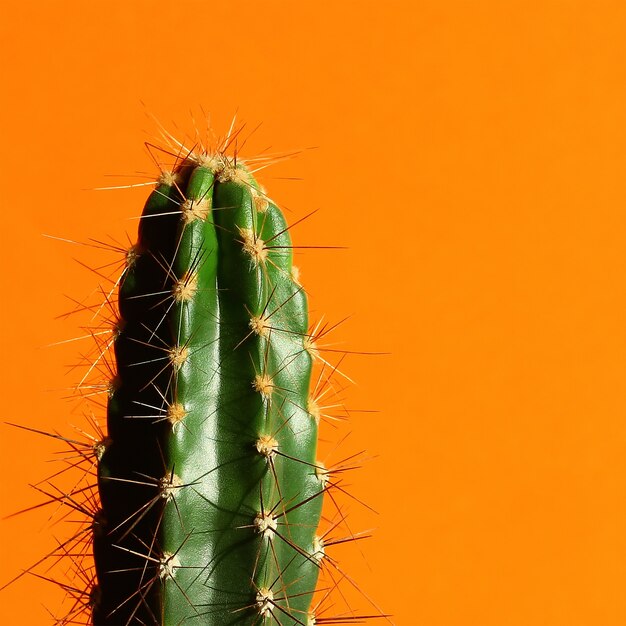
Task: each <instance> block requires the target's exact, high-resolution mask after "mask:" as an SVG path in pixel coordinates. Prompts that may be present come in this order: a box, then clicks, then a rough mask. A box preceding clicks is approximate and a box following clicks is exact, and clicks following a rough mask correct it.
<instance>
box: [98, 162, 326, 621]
mask: <svg viewBox="0 0 626 626" xmlns="http://www.w3.org/2000/svg"><path fill="white" fill-rule="evenodd" d="M307 328H308V314H307V303H306V295H305V293H304V291H303V290H302V288H301V286H300V285H299V283H298V280H297V274H296V271H295V268H294V267H293V266H292V254H291V240H290V235H289V231H288V230H287V225H286V223H285V219H284V217H283V215H282V213H281V211H280V210H279V209H278V207H277V206H276V205H275V204H274V203H273V202H272V201H271V200H270V199H269V198H268V197H267V196H266V194H265V192H264V191H263V189H262V188H261V187H260V186H259V185H258V184H257V182H256V181H255V180H254V178H253V176H252V174H251V173H250V171H249V170H248V169H247V168H246V167H245V166H244V165H242V163H241V162H239V161H237V160H236V159H235V158H231V157H227V156H225V155H224V154H222V153H219V152H218V153H217V154H214V155H211V154H203V155H195V154H194V155H190V156H188V157H187V158H185V159H182V160H181V162H180V163H179V164H178V165H177V166H176V167H175V168H174V169H173V171H171V172H166V173H163V174H162V175H161V177H160V179H159V182H158V185H157V187H156V188H155V190H154V191H153V192H152V194H151V195H150V197H149V198H148V201H147V203H146V205H145V208H144V211H143V214H142V219H141V221H140V226H139V235H138V240H137V243H136V245H135V246H134V247H133V248H132V249H131V250H130V252H129V253H128V258H127V265H126V269H125V271H124V275H123V279H122V282H121V284H120V289H119V320H118V323H117V325H116V339H115V344H114V349H115V358H116V363H117V373H116V376H115V377H114V379H113V380H112V381H111V385H110V391H109V400H108V407H107V422H108V437H107V440H106V448H105V449H104V450H103V451H102V453H101V454H100V455H99V456H100V459H99V463H98V486H99V492H100V500H101V509H100V510H99V511H98V513H97V514H96V515H95V516H94V522H93V529H94V530H93V536H94V540H93V544H94V556H95V565H96V573H97V582H96V584H95V586H94V588H93V592H92V601H91V602H92V606H93V623H94V624H96V625H98V626H99V625H113V624H165V625H167V626H175V625H179V624H187V623H189V624H198V625H201V624H202V625H218V624H219V625H222V624H243V625H247V624H250V625H253V624H254V625H262V624H284V625H291V624H312V623H314V621H315V618H314V617H313V615H312V614H311V613H310V611H311V609H310V605H311V600H312V594H313V591H314V589H315V585H316V582H317V577H318V572H319V562H320V560H321V557H322V556H323V541H322V540H321V539H320V538H319V537H317V536H316V529H317V525H318V522H319V519H320V515H321V506H322V496H323V493H324V491H325V486H326V479H327V475H326V471H325V470H324V469H323V467H322V466H321V464H318V463H317V461H316V446H317V427H318V425H317V421H318V419H319V416H318V415H316V411H315V407H314V406H313V405H312V404H311V402H310V401H309V385H310V377H311V365H312V356H313V354H312V353H313V352H314V349H313V348H312V347H311V341H310V336H309V335H308V334H307Z"/></svg>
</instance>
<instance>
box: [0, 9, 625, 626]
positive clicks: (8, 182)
mask: <svg viewBox="0 0 626 626" xmlns="http://www.w3.org/2000/svg"><path fill="white" fill-rule="evenodd" d="M2 14H3V15H2V20H0V22H1V23H0V41H1V42H2V44H1V45H2V46H3V52H4V58H5V62H4V63H3V79H2V84H1V86H0V89H2V92H3V94H2V102H3V104H2V115H1V119H0V124H1V127H0V133H1V136H2V138H3V148H2V160H3V162H2V167H0V177H1V179H2V199H1V200H0V202H1V204H2V231H3V232H2V235H1V237H2V242H1V246H2V260H3V266H4V281H3V285H4V289H3V292H4V296H3V301H2V328H3V329H4V332H3V340H2V344H3V354H4V358H3V362H4V367H3V372H2V395H3V398H4V401H3V409H2V416H3V419H6V420H7V421H19V422H20V423H25V424H30V425H32V426H33V427H35V428H42V429H46V430H50V429H54V428H58V429H60V430H64V431H65V432H67V427H66V426H65V425H66V424H67V423H68V422H70V423H79V422H80V414H79V413H77V411H76V409H75V408H73V405H71V404H68V403H66V402H65V401H64V400H63V399H62V396H63V395H65V393H64V392H63V391H62V389H64V388H67V387H69V386H70V385H71V384H73V383H75V382H77V376H78V373H77V372H78V370H75V371H73V372H70V373H68V371H67V368H66V367H65V366H66V365H69V364H72V363H75V362H77V361H78V360H79V358H78V357H79V355H80V354H81V352H83V353H84V347H83V346H82V345H80V344H79V343H73V344H68V345H64V346H57V347H52V348H45V347H44V346H45V345H47V344H50V343H53V342H56V341H60V340H62V339H65V338H68V337H72V336H78V335H80V334H82V331H81V329H80V328H79V326H80V325H81V324H82V323H83V321H84V320H83V321H81V320H79V319H74V318H70V319H68V320H58V319H56V320H55V319H54V318H55V316H57V315H59V314H61V313H63V312H65V311H67V310H69V309H71V308H72V303H71V301H69V300H68V299H67V298H66V297H65V294H67V295H69V296H71V297H74V298H81V297H82V296H84V295H87V294H89V293H90V291H91V290H92V289H93V288H94V287H95V286H96V285H97V283H98V279H97V277H95V276H94V275H93V274H90V273H89V272H88V271H86V270H85V269H84V268H83V267H81V266H80V265H78V264H77V263H75V262H74V261H73V257H76V258H79V259H83V260H84V259H87V260H88V261H91V260H92V259H94V258H96V257H95V256H92V254H93V253H92V252H90V251H89V250H87V249H85V248H80V247H78V246H72V245H70V244H63V243H61V242H58V241H53V240H50V239H46V238H44V237H42V233H45V234H50V235H55V236H59V237H65V238H68V239H75V240H80V241H85V240H87V239H88V238H89V237H91V236H93V237H104V236H105V235H106V234H111V235H112V236H113V237H114V238H116V239H117V240H119V241H122V240H123V238H124V233H125V232H129V233H133V231H134V229H135V228H136V222H134V221H129V219H128V218H130V217H133V216H136V215H138V213H139V211H140V209H141V205H142V202H143V198H144V197H145V196H146V193H147V192H146V189H145V188H144V189H141V188H140V189H134V190H126V191H106V192H105V191H86V189H93V188H95V187H102V186H105V185H123V184H129V183H132V182H136V181H138V180H140V179H138V178H134V177H132V174H133V173H135V172H137V171H139V172H144V173H147V176H148V177H149V176H153V175H154V174H155V173H156V172H155V169H154V167H153V166H152V163H151V162H150V160H149V158H148V156H147V155H146V153H145V150H144V149H143V145H142V142H143V141H144V140H146V139H150V138H153V137H155V135H156V134H157V127H156V124H155V123H154V121H153V120H152V119H151V117H150V115H151V114H152V115H154V116H155V117H156V118H158V119H159V120H160V121H161V122H162V123H163V124H164V125H165V126H166V127H167V128H168V129H169V130H172V131H173V132H179V134H181V135H182V134H184V132H185V131H187V132H191V131H192V129H193V121H192V119H195V120H196V122H197V123H198V124H199V125H201V126H203V125H204V120H203V113H202V111H203V110H205V111H209V112H210V113H211V115H212V121H213V122H212V123H213V126H214V127H215V128H216V129H217V130H218V132H224V131H225V129H226V128H227V126H228V124H229V122H230V119H231V118H232V116H233V113H234V112H235V111H238V118H239V119H241V120H245V121H246V122H247V123H248V125H249V126H248V128H250V129H253V128H254V127H256V126H257V125H258V124H259V123H261V122H262V125H261V127H260V128H259V129H258V130H257V131H256V132H255V133H254V134H253V136H252V137H251V138H250V140H249V144H248V145H247V146H246V150H244V152H247V153H249V154H253V153H254V152H255V151H260V150H262V149H264V148H266V147H267V146H268V145H271V147H272V150H276V151H285V150H291V149H300V148H307V147H311V146H318V148H317V149H316V150H311V151H308V150H307V151H304V152H303V153H302V154H301V155H300V156H299V157H298V158H297V159H295V160H292V161H289V162H287V163H283V164H280V165H276V166H275V167H274V168H271V169H269V170H268V171H266V172H265V173H264V175H263V176H262V177H261V178H262V181H263V182H264V184H265V185H266V186H267V187H268V189H269V190H270V193H271V194H272V196H273V197H275V198H276V199H277V200H278V201H280V202H282V203H283V205H285V206H286V207H288V209H289V213H288V216H289V219H290V220H291V221H295V219H297V218H298V217H301V216H303V215H305V214H306V213H308V212H309V211H311V210H313V209H318V208H319V209H320V211H319V212H318V213H317V214H315V215H314V216H313V217H311V218H310V219H308V220H306V221H305V222H304V223H302V224H300V225H298V226H296V227H295V229H294V238H295V241H296V244H300V245H342V246H347V248H348V249H347V250H330V251H329V250H303V251H301V252H300V253H298V261H297V262H298V264H299V265H300V266H301V268H302V276H303V281H304V283H305V285H306V287H307V290H308V291H309V293H310V301H311V308H312V318H313V319H319V317H320V316H321V315H322V314H325V316H326V317H325V319H327V320H329V321H330V322H336V321H339V320H341V319H342V318H343V317H345V316H346V315H351V317H350V319H349V320H348V321H347V322H345V323H344V324H342V325H341V326H340V327H339V328H338V329H337V331H336V332H335V333H333V338H332V340H333V341H336V342H339V344H340V347H345V348H347V349H350V350H361V351H366V352H367V351H369V352H388V353H390V354H389V355H384V356H356V355H352V356H349V357H348V358H347V359H346V360H345V361H344V363H343V366H342V367H343V369H344V370H345V371H346V372H347V373H349V374H350V375H351V376H352V377H353V378H354V379H355V380H356V382H357V385H356V386H354V387H352V388H350V389H348V390H347V391H346V393H345V399H346V403H347V405H348V406H349V407H352V408H354V409H375V410H377V411H378V412H375V413H367V412H366V413H361V412H355V413H354V415H353V419H352V423H351V430H352V435H351V437H350V438H349V439H348V440H347V441H346V442H345V443H344V444H342V445H344V446H345V450H346V456H347V454H350V453H352V452H354V451H359V450H361V449H367V451H368V453H370V455H371V456H375V457H376V458H374V459H373V460H372V461H370V462H367V463H366V464H365V466H364V467H363V469H362V470H360V471H359V472H356V473H354V474H353V475H351V476H350V478H349V482H350V484H351V490H352V492H353V493H354V494H355V495H356V496H357V497H359V498H362V499H364V500H366V501H367V502H368V503H369V504H371V505H372V506H373V507H374V508H375V509H376V510H377V511H378V514H377V515H374V514H373V513H371V512H369V511H368V510H367V509H365V508H363V507H361V506H359V505H358V504H356V503H351V504H349V507H350V523H351V526H352V527H354V529H355V530H359V529H368V528H371V527H375V528H376V532H375V536H374V538H373V539H370V540H368V542H366V543H362V545H360V546H359V547H360V549H361V550H362V552H363V555H361V553H360V552H359V551H358V550H352V551H350V550H349V549H346V551H345V553H344V552H341V550H343V548H341V547H339V548H338V549H337V554H338V555H339V556H338V558H339V559H340V562H341V566H342V568H344V569H345V570H346V571H347V572H349V573H350V575H351V576H352V577H353V578H355V579H356V580H358V581H359V583H360V585H361V587H362V588H363V589H364V590H365V591H366V592H367V593H368V594H369V595H370V596H372V597H373V598H375V599H376V601H377V602H378V604H380V605H381V606H382V607H383V608H384V609H385V610H386V611H389V612H390V613H393V615H394V621H395V623H396V624H398V625H407V626H412V625H420V626H530V625H532V626H542V625H545V626H623V625H624V624H626V591H625V590H626V410H625V409H626V384H625V381H626V376H625V374H626V315H625V314H624V313H625V311H626V308H625V305H626V286H625V285H626V240H625V234H626V184H625V182H624V181H625V180H626V176H625V174H626V4H625V3H624V2H622V1H621V0H618V1H609V0H603V1H601V2H582V1H576V0H569V1H565V0H564V1H557V0H544V1H530V0H523V1H522V0H520V1H517V0H507V1H505V2H501V1H497V0H490V1H487V0H474V1H472V2H467V1H462V0H456V1H453V0H447V1H437V0H430V1H428V2H427V1H424V0H411V1H410V2H408V1H405V2H399V1H393V0H386V1H385V2H373V1H369V2H356V1H355V2H323V1H317V2H309V1H305V2H298V3H291V2H276V1H270V2H259V3H257V2H251V1H240V2H237V3H217V2H208V1H204V0H203V1H195V0H187V1H179V2H162V1H155V0H151V1H143V2H139V1H135V2H128V1H125V2H121V1H114V2H111V1H107V2H101V1H98V2H78V1H75V0H72V1H64V2H61V3H57V2H52V1H50V2H43V1H42V2H33V1H31V2H28V1H23V2H16V3H14V6H13V7H12V8H3V9H2ZM177 128H178V129H180V131H178V130H177ZM108 175H114V176H112V177H111V176H108ZM291 178H298V179H299V180H295V181H294V180H289V179H291ZM143 179H144V180H145V179H146V177H145V175H144V178H143ZM98 258H101V257H98ZM94 264H95V261H94ZM325 432H326V436H327V438H329V439H331V438H332V437H333V436H334V435H333V429H332V427H331V428H327V430H326V431H325ZM57 449H58V446H55V445H54V444H52V443H50V442H49V441H45V440H43V439H41V438H39V437H37V436H34V435H30V434H28V433H25V432H22V431H18V430H16V429H12V428H10V427H8V426H2V427H1V428H0V476H1V477H2V479H1V485H0V487H1V492H0V504H1V507H2V510H1V512H2V514H3V515H6V514H8V513H10V512H12V511H15V510H17V509H20V508H23V507H26V506H30V505H32V504H35V503H36V502H38V501H39V500H40V496H38V495H37V494H36V493H35V492H33V491H32V490H29V488H28V487H27V484H28V483H32V482H35V481H37V480H39V479H41V478H42V477H44V476H46V475H48V474H50V473H52V471H54V467H56V466H51V465H50V464H49V463H47V462H46V460H47V459H49V458H51V456H52V453H53V452H54V451H55V450H57ZM51 468H52V469H51ZM50 512H51V511H39V512H36V513H33V514H27V515H24V516H21V517H18V518H12V519H9V520H5V521H2V522H0V532H1V533H2V537H3V541H2V547H1V548H0V559H1V571H0V584H2V583H4V582H6V581H7V580H8V579H9V578H11V577H12V576H14V575H16V574H17V573H18V572H19V570H20V568H23V567H26V566H28V565H29V564H31V563H32V562H34V561H35V560H36V559H37V558H38V557H40V556H41V555H43V554H44V553H45V551H46V550H49V549H51V546H53V545H54V544H53V539H52V536H53V535H54V536H58V537H62V536H63V535H64V532H67V531H66V530H64V529H63V525H57V526H54V527H53V528H52V529H50V528H49V525H48V524H47V523H46V519H47V518H48V515H49V513H50ZM344 554H345V556H342V555H344ZM59 602H60V600H59V593H58V591H57V590H55V589H54V588H53V587H52V586H51V585H49V584H48V583H45V582H43V581H40V580H37V579H35V578H31V577H28V578H27V579H23V580H21V581H18V582H17V583H15V585H13V586H11V587H9V588H8V589H6V590H5V591H4V592H2V593H1V595H0V623H2V624H28V625H31V624H33V625H39V624H42V625H43V624H49V623H51V620H50V617H49V616H48V614H47V613H46V610H45V609H44V608H43V605H46V606H48V607H49V608H50V610H51V611H53V612H55V611H57V609H58V608H59ZM364 606H365V607H367V603H366V602H365V603H364ZM371 611H372V609H371V608H370V612H371ZM381 623H382V621H381Z"/></svg>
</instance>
